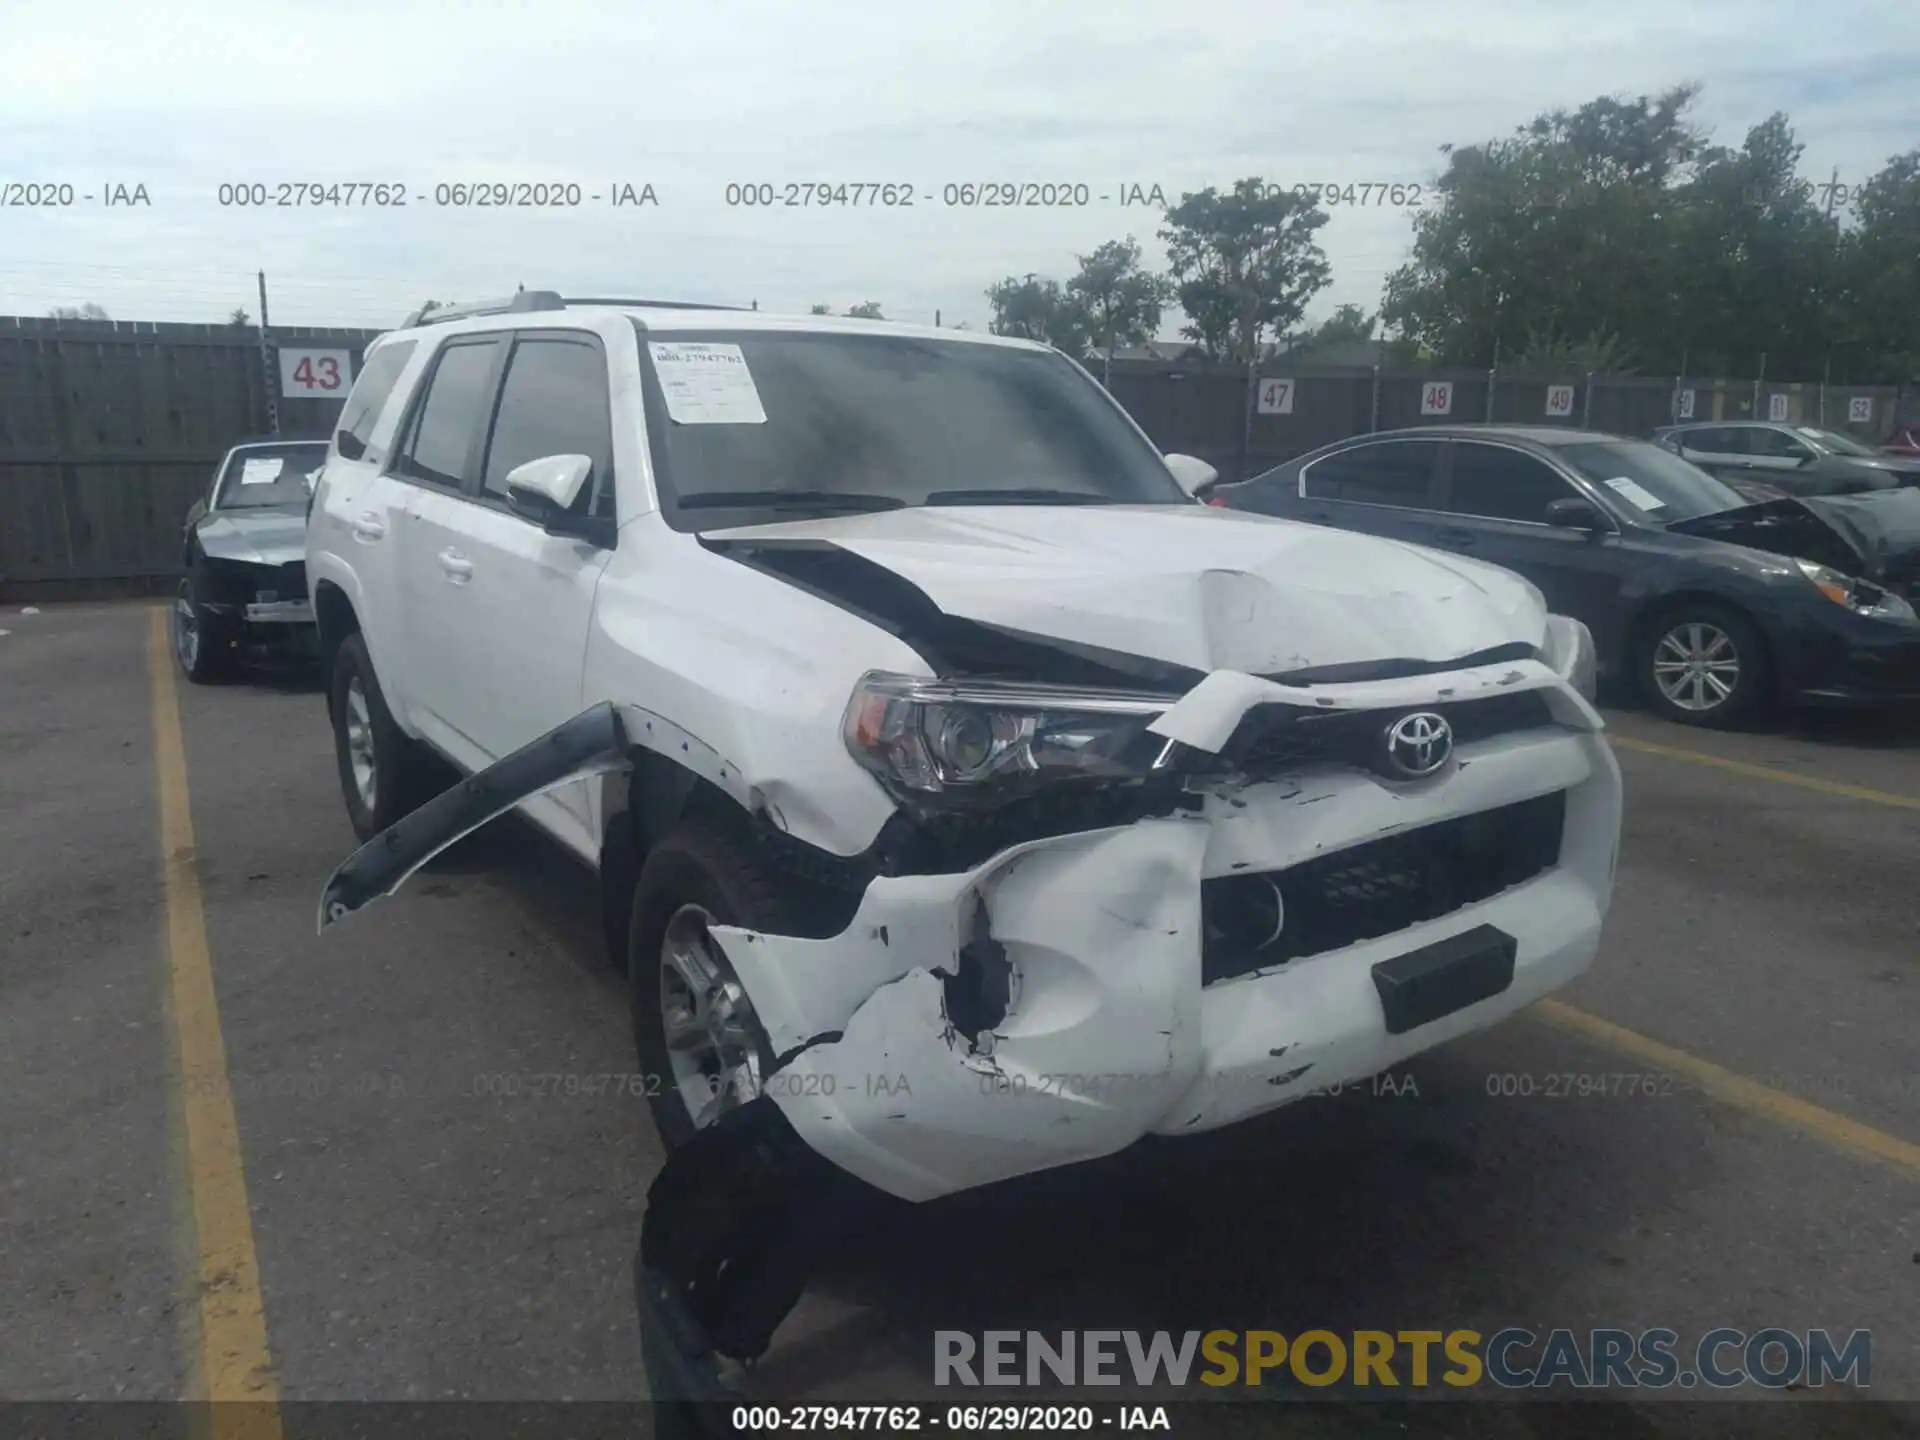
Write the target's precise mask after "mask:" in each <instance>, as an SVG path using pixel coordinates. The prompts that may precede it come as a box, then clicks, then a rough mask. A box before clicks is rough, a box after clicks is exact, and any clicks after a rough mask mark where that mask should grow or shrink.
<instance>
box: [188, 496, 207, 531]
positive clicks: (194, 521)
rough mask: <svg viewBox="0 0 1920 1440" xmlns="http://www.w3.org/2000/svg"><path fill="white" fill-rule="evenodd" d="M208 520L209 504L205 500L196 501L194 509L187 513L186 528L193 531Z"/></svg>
mask: <svg viewBox="0 0 1920 1440" xmlns="http://www.w3.org/2000/svg"><path fill="white" fill-rule="evenodd" d="M206 518H207V502H206V501H205V500H196V501H194V502H193V508H192V509H191V510H189V511H187V519H186V528H187V529H189V530H191V529H193V527H194V526H196V525H198V524H199V523H200V522H201V521H202V520H204V519H206Z"/></svg>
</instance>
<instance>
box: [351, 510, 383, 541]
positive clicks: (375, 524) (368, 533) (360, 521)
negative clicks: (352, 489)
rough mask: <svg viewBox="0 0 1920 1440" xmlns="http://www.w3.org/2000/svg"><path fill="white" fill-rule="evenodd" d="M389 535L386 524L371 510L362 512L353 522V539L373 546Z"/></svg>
mask: <svg viewBox="0 0 1920 1440" xmlns="http://www.w3.org/2000/svg"><path fill="white" fill-rule="evenodd" d="M386 533H387V526H386V522H385V521H383V520H382V519H381V518H380V517H379V516H378V515H377V514H375V513H374V512H373V511H371V510H362V511H361V512H360V513H359V514H358V515H356V516H355V517H354V520H353V538H354V539H356V540H358V541H361V542H362V543H364V544H367V545H371V544H372V543H373V542H374V541H376V540H379V539H382V538H383V537H384V536H385V535H386Z"/></svg>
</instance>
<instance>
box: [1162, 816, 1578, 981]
mask: <svg viewBox="0 0 1920 1440" xmlns="http://www.w3.org/2000/svg"><path fill="white" fill-rule="evenodd" d="M1566 808H1567V800H1566V793H1565V792H1564V791H1555V792H1553V793H1552V794H1550V795H1542V796H1539V797H1537V798H1535V799H1532V800H1522V801H1520V802H1519V803H1517V804H1513V805H1503V806H1500V807H1499V808H1498V809H1494V810H1483V811H1481V812H1480V813H1479V814H1476V815H1462V816H1459V817H1458V818H1456V819H1452V820H1441V821H1439V822H1437V823H1435V824H1432V825H1423V826H1421V827H1420V828H1418V829H1415V830H1405V831H1401V832H1400V833H1399V834H1396V835H1389V836H1386V837H1384V838H1383V839H1379V840H1370V841H1368V842H1367V843H1366V844H1364V845H1353V846H1349V847H1348V848H1346V849H1344V850H1336V851H1334V852H1333V853H1331V854H1328V855H1319V856H1316V857H1314V858H1313V859H1312V860H1308V861H1304V862H1302V863H1301V864H1299V865H1294V866H1290V867H1289V868H1287V869H1285V870H1272V871H1265V872H1260V873H1255V874H1241V875H1227V876H1221V877H1219V878H1218V879H1213V880H1207V881H1204V882H1203V883H1202V884H1201V887H1200V910H1201V917H1202V920H1203V923H1204V933H1205V937H1206V938H1205V942H1204V946H1203V949H1202V951H1201V959H1200V975H1201V983H1202V984H1203V985H1211V984H1213V983H1215V982H1216V981H1220V980H1230V979H1232V978H1233V977H1235V976H1236V975H1246V974H1250V973H1252V972H1253V971H1254V970H1258V969H1262V968H1266V967H1271V966H1274V965H1281V964H1285V963H1286V962H1287V961H1289V960H1298V959H1301V958H1302V957H1304V956H1308V955H1319V954H1323V953H1325V952H1326V951H1329V950H1340V949H1344V948H1345V947H1346V946H1348V945H1356V944H1358V943H1359V942H1360V941H1362V940H1373V939H1377V938H1378V937H1380V936H1382V935H1391V934H1393V933H1394V932H1395V931H1397V930H1405V929H1406V928H1407V927H1408V926H1410V925H1418V924H1420V923H1422V922H1423V921H1427V920H1437V919H1438V918H1439V917H1441V916H1442V915H1446V914H1450V913H1451V912H1453V911H1455V910H1458V909H1460V908H1461V907H1462V906H1463V905H1472V904H1474V903H1476V902H1478V901H1481V900H1486V899H1489V898H1491V897H1492V896H1494V895H1497V894H1499V893H1500V892H1501V891H1502V890H1505V889H1507V888H1509V887H1510V886H1514V885H1518V884H1521V883H1522V882H1524V881H1527V880H1531V879H1533V878H1534V877H1535V876H1536V875H1540V874H1542V873H1544V872H1545V871H1547V870H1550V869H1552V868H1553V867H1554V866H1555V865H1557V864H1559V863H1560V837H1561V832H1562V829H1563V828H1564V825H1565V822H1566ZM1276 896H1277V903H1276Z"/></svg>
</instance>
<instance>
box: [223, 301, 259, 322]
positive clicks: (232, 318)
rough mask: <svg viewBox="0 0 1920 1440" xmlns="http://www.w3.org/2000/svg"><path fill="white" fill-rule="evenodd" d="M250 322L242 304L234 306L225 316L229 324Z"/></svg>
mask: <svg viewBox="0 0 1920 1440" xmlns="http://www.w3.org/2000/svg"><path fill="white" fill-rule="evenodd" d="M252 323H253V322H252V319H251V318H250V317H249V316H248V314H247V309H246V306H244V305H236V306H234V307H233V313H232V314H231V315H229V316H227V324H229V325H237V326H246V325H250V324H252Z"/></svg>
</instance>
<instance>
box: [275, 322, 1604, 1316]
mask: <svg viewBox="0 0 1920 1440" xmlns="http://www.w3.org/2000/svg"><path fill="white" fill-rule="evenodd" d="M1212 475H1213V472H1212V469H1211V467H1209V466H1207V465H1206V464H1204V463H1203V462H1200V461H1197V460H1194V459H1192V458H1191V457H1184V456H1179V455H1166V456H1163V455H1162V454H1161V453H1160V452H1159V451H1158V450H1157V449H1156V448H1155V447H1154V446H1153V444H1152V443H1151V442H1150V441H1149V440H1148V439H1147V437H1146V436H1145V434H1144V433H1143V432H1142V431H1141V430H1140V429H1139V428H1138V427H1137V426H1136V425H1135V424H1134V423H1133V422H1132V421H1131V420H1130V419H1129V417H1128V416H1127V414H1126V413H1125V411H1123V410H1122V409H1121V408H1120V406H1119V405H1118V404H1116V403H1115V402H1114V401H1113V400H1112V399H1111V398H1110V397H1109V396H1108V395H1107V394H1106V392H1105V391H1104V390H1103V389H1102V388H1101V387H1100V386H1099V385H1098V384H1097V383H1096V382H1095V381H1093V380H1092V378H1091V377H1089V376H1088V375H1087V374H1086V373H1085V372H1084V371H1083V370H1082V369H1081V368H1080V367H1079V366H1077V365H1076V364H1074V363H1073V362H1072V361H1070V360H1069V359H1067V358H1065V357H1064V356H1062V355H1060V354H1059V353H1057V352H1055V351H1053V350H1051V349H1049V348H1047V347H1045V346H1042V345H1037V344H1033V343H1029V342H1025V341H1019V340H1011V339H1004V338H1000V337H996V336H988V335H980V334H976V333H971V332H955V331H951V330H940V329H926V328H920V327H915V326H910V325H899V324H892V323H888V322H863V321H855V320H846V319H835V318H828V317H820V316H804V317H781V316H774V315H771V314H765V313H759V312H741V311H736V310H724V309H717V308H700V307H685V306H679V307H676V306H668V305H662V304H656V303H649V302H632V303H622V302H613V301H594V302H567V301H563V300H562V299H560V297H558V296H556V295H553V294H550V293H547V292H532V293H523V294H522V295H520V296H517V297H516V298H515V299H514V300H513V301H511V302H504V303H501V304H498V305H492V306H479V307H464V308H461V309H456V310H446V311H438V312H429V313H427V314H425V315H422V316H416V317H414V318H413V320H412V321H410V323H409V324H408V325H407V326H406V327H404V328H402V329H400V330H397V331H394V332H392V333H390V334H387V335H385V336H383V337H382V338H381V339H380V340H379V341H377V342H376V343H375V345H374V346H373V347H371V348H370V349H369V351H368V353H367V356H366V361H365V364H364V367H363V372H362V374H361V376H360V377H359V380H358V383H357V384H356V386H355V388H354V390H353V393H352V395H351V397H350V398H349V400H348V402H347V405H346V408H345V411H344V413H343V415H342V417H341V421H340V426H339V429H338V433H337V434H336V436H335V438H334V444H333V450H332V453H331V455H330V457H329V459H328V461H327V464H326V467H325V470H324V472H323V475H322V478H321V480H320V483H319V487H318V492H317V496H316V502H315V505H314V509H313V513H312V520H311V524H310V527H309V530H308V542H307V544H308V548H307V575H308V577H309V581H310V584H311V588H312V598H313V604H314V608H315V613H316V615H317V616H318V619H319V623H320V627H321V641H322V646H323V649H324V652H325V655H326V659H327V663H328V664H329V665H330V667H331V674H332V685H331V690H330V695H329V701H330V707H331V712H332V718H333V723H334V727H335V731H336V736H337V744H338V753H339V765H340V773H341V779H342V782H343V789H344V791H345V795H346V802H347V808H348V811H349V813H350V814H351V816H352V819H353V824H354V827H355V829H356V831H357V832H358V834H359V835H360V836H361V837H362V839H364V840H367V841H369V842H370V843H368V844H367V845H365V846H363V848H362V849H361V850H360V851H359V852H358V853H356V854H355V855H354V856H353V857H352V858H351V859H350V860H349V861H348V862H347V863H346V864H344V865H343V866H342V867H341V869H340V871H339V872H338V873H337V874H336V875H335V876H334V878H333V880H332V881H331V882H330V884H329V885H328V887H327V890H326V893H325V895H324V897H323V899H322V906H321V916H320V923H321V925H322V927H323V928H324V927H326V926H329V925H331V924H333V923H335V922H337V921H338V920H340V919H342V918H344V917H345V916H346V915H348V914H349V913H351V912H352V911H354V910H357V909H358V908H360V907H361V906H362V905H364V904H365V903H367V902H368V901H369V900H371V899H373V898H375V897H377V896H379V895H382V894H386V893H391V891H392V890H393V889H394V888H396V887H397V886H398V885H399V884H400V883H401V882H402V881H403V880H404V879H405V878H406V876H407V875H409V874H410V873H412V872H413V871H414V870H415V869H417V868H418V867H419V866H420V865H421V864H422V863H424V862H425V861H426V860H427V859H428V858H429V857H430V856H431V855H432V854H434V853H436V852H437V851H438V850H439V849H441V848H443V847H445V846H446V845H448V844H451V843H452V842H453V841H454V840H455V839H457V838H458V837H459V836H460V835H462V834H464V833H466V832H467V831H469V830H471V829H473V828H474V827H476V826H477V825H479V824H481V823H484V822H485V821H486V820H487V819H488V818H490V817H491V816H493V815H496V814H499V813H502V812H503V811H505V810H507V809H511V808H515V807H517V808H518V809H519V810H520V811H521V812H522V813H524V815H525V816H526V817H527V818H529V819H530V820H532V821H533V822H534V823H535V824H537V825H538V826H539V827H540V828H541V829H543V830H545V831H546V832H547V833H548V834H549V835H551V836H552V837H553V838H554V839H555V840H557V841H558V842H559V843H560V844H562V845H564V846H566V847H567V848H568V849H570V850H572V851H573V852H574V853H576V854H577V855H578V856H579V857H580V858H581V859H582V860H584V861H585V862H586V863H587V864H589V865H592V866H595V867H596V868H597V869H598V871H599V873H600V876H601V880H602V887H601V888H602V892H603V894H604V896H605V902H606V912H607V929H608V934H609V939H610V943H611V944H612V945H613V946H614V947H615V951H616V954H617V955H618V956H620V957H621V958H622V959H623V960H624V963H625V965H626V967H627V969H628V971H629V973H630V975H631V979H632V994H633V1011H634V1021H635V1031H636V1039H637V1043H638V1048H639V1055H640V1070H641V1071H642V1072H643V1074H644V1076H645V1078H646V1085H645V1088H646V1090H647V1094H648V1100H649V1102H650V1104H651V1107H652V1111H653V1117H654V1120H655V1123H656V1125H657V1127H658V1129H659V1132H660V1135H661V1137H662V1139H663V1141H664V1142H665V1143H666V1144H667V1146H668V1147H669V1149H670V1150H672V1149H675V1148H676V1147H682V1146H688V1147H689V1148H694V1147H695V1146H697V1145H698V1144H699V1143H700V1142H698V1141H695V1140H694V1139H693V1137H696V1136H698V1135H700V1134H703V1133H705V1132H706V1131H707V1130H709V1129H712V1128H713V1127H714V1125H715V1122H716V1121H720V1122H722V1126H721V1128H723V1129H725V1130H726V1131H727V1133H729V1134H740V1135H746V1134H750V1133H758V1134H760V1135H761V1136H762V1137H763V1138H764V1136H765V1135H766V1134H768V1133H772V1132H774V1131H777V1132H778V1133H779V1134H780V1135H782V1136H783V1137H785V1140H783V1143H787V1142H790V1141H793V1140H797V1142H799V1143H798V1144H797V1145H789V1149H790V1150H792V1151H794V1152H796V1153H806V1154H810V1155H811V1156H813V1157H816V1158H818V1157H824V1161H826V1162H830V1165H826V1166H824V1167H823V1168H826V1169H830V1170H832V1171H834V1172H836V1173H840V1174H843V1175H848V1176H852V1177H856V1178H857V1179H858V1180H859V1181H862V1182H865V1184H866V1185H867V1186H871V1187H876V1188H877V1189H878V1190H880V1191H884V1192H886V1193H888V1194H890V1195H893V1196H896V1197H901V1198H903V1199H906V1200H911V1201H922V1200H929V1199H932V1198H934V1197H938V1196H942V1195H946V1194H949V1193H951V1192H954V1191H958V1190H963V1189H967V1188H969V1187H973V1186H978V1185H983V1184H987V1183H989V1182H992V1181H997V1180H1001V1179H1004V1178H1007V1177H1010V1176H1016V1175H1020V1174H1023V1173H1026V1172H1031V1171H1036V1170H1041V1169H1044V1168H1047V1167H1051V1166H1058V1165H1064V1164H1067V1163H1070V1162H1074V1161H1079V1160H1084V1159H1088V1158H1090V1157H1094V1156H1100V1155H1105V1154H1108V1153H1111V1152H1114V1151H1117V1150H1119V1149H1121V1148H1122V1147H1124V1146H1127V1145H1129V1144H1131V1143H1132V1142H1134V1141H1136V1140H1138V1139H1140V1138H1141V1137H1142V1136H1146V1135H1149V1134H1155V1135H1182V1134H1188V1133H1192V1132H1195V1131H1199V1130H1205V1129H1210V1128H1213V1127H1217V1126H1221V1125H1226V1124H1229V1123H1232V1122H1234V1121H1239V1120H1245V1119H1247V1118H1248V1117H1250V1116H1253V1115H1257V1114H1259V1113H1261V1112H1264V1111H1268V1110H1272V1109H1274V1108H1276V1107H1278V1106H1282V1105H1286V1104H1288V1103H1289V1102H1291V1101H1294V1100H1298V1099H1300V1098H1301V1097H1303V1096H1306V1095H1309V1094H1312V1093H1314V1092H1315V1091H1317V1090H1319V1089H1322V1088H1324V1087H1327V1086H1331V1085H1335V1084H1339V1083H1343V1082H1350V1081H1355V1080H1359V1079H1361V1078H1364V1077H1369V1076H1373V1075H1376V1074H1378V1073H1380V1072H1382V1071H1384V1070H1386V1069H1388V1068H1389V1067H1391V1066H1393V1065H1395V1064H1397V1063H1399V1062H1401V1061H1403V1060H1405V1059H1407V1058H1408V1057H1409V1056H1412V1055H1415V1054H1418V1053H1419V1052H1421V1051H1424V1050H1427V1049H1429V1048H1430V1047H1432V1046H1434V1045H1437V1044H1440V1043H1442V1042H1443V1041H1446V1040H1450V1039H1452V1038H1454V1037H1456V1036H1459V1035H1462V1034H1465V1033H1468V1032H1470V1031H1474V1030H1479V1029H1482V1028H1484V1027H1486V1026H1488V1025H1491V1024H1493V1023H1494V1022H1496V1021H1498V1020H1500V1019H1502V1018H1503V1017H1505V1016H1507V1015H1510V1014H1512V1013H1513V1012H1514V1011H1516V1010H1518V1009H1520V1008H1521V1007H1523V1006H1525V1005H1527V1004H1529V1003H1530V1002H1532V1001H1534V1000H1537V999H1539V998H1540V997H1541V996H1544V995H1546V994H1548V993H1550V992H1552V991H1554V990H1557V989H1558V988H1560V987H1561V986H1563V985H1565V984H1566V983H1567V982H1568V981H1570V980H1572V979H1573V978H1574V977H1575V976H1577V975H1578V974H1580V973H1581V972H1582V971H1583V970H1584V969H1585V968H1586V967H1587V965H1588V964H1589V962H1590V961H1591V960H1592V958H1593V955H1594V951H1595V948H1596V946H1597V944H1598V942H1599V938H1600V930H1601V924H1602V921H1603V919H1604V917H1605V915H1606V911H1607V907H1608V903H1609V899H1610V896H1611V891H1612V885H1613V875H1614V862H1615V853H1616V848H1617V845H1618V839H1619V831H1620V778H1619V771H1618V768H1617V766H1616V765H1615V762H1614V760H1613V757H1612V754H1611V752H1610V750H1609V748H1608V746H1607V744H1606V743H1605V741H1604V739H1603V737H1602V734H1601V731H1602V721H1601V718H1600V716H1599V715H1598V713H1597V712H1596V711H1595V710H1594V708H1593V706H1592V704H1591V703H1590V694H1591V685H1592V659H1593V657H1592V647H1591V641H1590V639H1589V637H1588V636H1587V633H1586V631H1585V629H1584V628H1583V627H1582V626H1580V625H1579V624H1578V623H1577V622H1573V621H1569V620H1566V619H1564V618H1562V617H1556V616H1551V615H1549V614H1548V613H1547V612H1546V609H1545V606H1544V604H1543V602H1542V600H1541V597H1540V594H1539V592H1538V591H1537V590H1535V589H1534V587H1533V586H1531V585H1530V584H1528V583H1527V582H1526V581H1524V580H1522V579H1520V578H1518V577H1517V576H1514V575H1512V574H1510V573H1508V572H1506V571H1503V570H1499V569H1496V568H1494V567H1492V566H1488V565H1483V564H1478V563H1475V562H1472V561H1468V560H1464V559H1460V558H1457V557H1454V556H1449V555H1443V554H1440V553H1437V552H1434V551H1429V550H1425V549H1421V548H1417V547H1414V546H1410V545H1405V544H1400V543H1396V542H1392V541H1388V540H1382V539H1377V538H1373V537H1368V536H1363V535H1358V534H1352V533H1348V532H1344V531H1339V530H1331V529H1323V528H1318V527H1314V526H1309V525H1304V524H1298V523H1293V522H1288V521H1282V520H1276V519H1271V518H1267V517H1263V516H1255V515H1249V514H1245V513H1241V512H1237V511H1228V510H1220V509H1213V508H1209V507H1207V506H1205V505H1203V504H1200V503H1198V502H1197V501H1195V500H1194V499H1193V497H1192V491H1193V490H1194V489H1196V488H1198V487H1199V486H1200V485H1202V484H1204V483H1205V482H1206V481H1208V480H1210V479H1211V478H1212ZM428 752H431V753H432V754H433V755H435V756H437V757H439V758H441V759H444V760H446V761H450V762H452V765H453V767H454V768H455V769H456V770H457V771H459V772H462V773H464V774H465V775H467V776H470V777H472V778H471V779H469V780H467V781H466V782H465V783H463V784H460V785H458V786H456V787H455V788H454V789H452V790H450V791H445V792H443V793H442V794H440V795H439V796H438V798H433V799H430V800H428V799H427V798H426V797H427V796H428V795H429V793H430V791H431V788H432V787H431V786H430V785H429V784H428V783H427V782H426V780H425V778H424V777H426V776H428V775H430V774H431V773H432V769H433V767H431V766H430V765H428V764H426V763H423V762H425V760H426V759H427V756H428ZM423 800H424V801H426V803H424V804H422V802H423ZM416 806H418V807H419V808H417V809H415V808H414V807H416ZM410 810H411V811H412V813H411V814H410V813H409V811H410ZM403 817H405V818H403ZM382 832H386V833H384V834H383V833H382ZM375 837H378V838H375ZM743 1114H744V1115H751V1116H752V1117H754V1118H753V1120H752V1122H751V1124H749V1122H748V1121H747V1120H743V1119H739V1118H737V1117H739V1116H741V1115H743ZM756 1127H757V1128H756ZM690 1142H691V1143H690ZM673 1165H674V1162H673V1161H672V1160H670V1161H669V1165H668V1170H669V1171H671V1170H672V1168H673ZM665 1179H666V1172H663V1181H664V1180H665ZM658 1203H659V1187H656V1204H658ZM742 1223H745V1222H742ZM689 1284H691V1282H690V1281H689ZM694 1308H695V1309H696V1310H697V1309H698V1308H699V1307H698V1305H697V1304H696V1305H695V1307H694ZM702 1318H703V1320H705V1321H706V1322H707V1323H708V1326H709V1329H712V1328H714V1323H715V1321H714V1314H713V1313H712V1312H711V1311H709V1313H708V1314H706V1315H704V1316H703V1317H702ZM721 1348H722V1349H725V1347H724V1346H723V1347H721ZM749 1348H750V1347H749ZM730 1353H732V1352H730Z"/></svg>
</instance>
